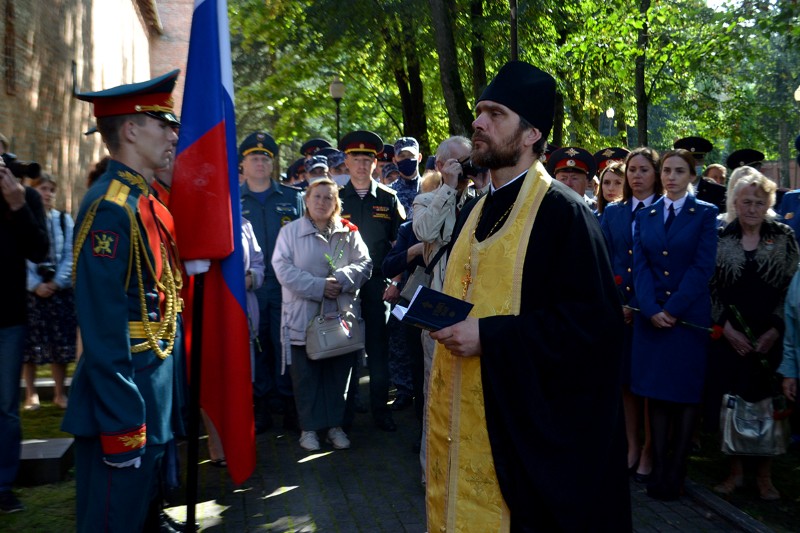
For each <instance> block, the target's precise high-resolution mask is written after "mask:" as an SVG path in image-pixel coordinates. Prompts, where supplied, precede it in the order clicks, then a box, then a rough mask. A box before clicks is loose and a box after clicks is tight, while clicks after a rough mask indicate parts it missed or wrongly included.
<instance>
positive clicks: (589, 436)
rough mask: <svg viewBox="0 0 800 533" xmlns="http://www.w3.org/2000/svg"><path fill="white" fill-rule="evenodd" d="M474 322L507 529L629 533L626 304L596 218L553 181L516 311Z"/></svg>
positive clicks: (502, 195)
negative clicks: (624, 361)
mask: <svg viewBox="0 0 800 533" xmlns="http://www.w3.org/2000/svg"><path fill="white" fill-rule="evenodd" d="M521 186H522V179H519V180H517V181H515V182H513V183H511V184H509V185H507V186H506V187H503V188H502V189H499V190H498V191H495V192H494V193H493V194H491V195H490V196H489V197H487V199H486V202H485V204H484V209H483V213H482V214H481V218H480V221H479V223H478V226H477V228H476V231H475V238H476V239H477V240H478V241H482V240H483V239H485V238H486V237H487V235H488V234H489V233H490V232H492V233H494V231H497V229H499V227H502V223H504V221H503V222H501V223H500V224H497V223H498V221H500V220H501V219H502V218H503V217H505V216H506V215H507V212H508V210H509V209H508V208H509V207H510V206H511V204H512V203H513V202H514V201H515V200H516V197H517V194H518V193H519V190H520V188H521ZM474 205H475V203H474V202H472V203H471V204H469V205H467V206H465V208H464V210H463V211H462V213H461V214H460V216H459V220H458V223H457V225H456V228H455V232H454V239H453V242H455V238H456V236H457V235H458V233H457V232H460V230H461V228H462V226H463V224H464V222H465V221H466V218H467V216H468V215H469V212H470V211H471V210H472V208H473V207H474ZM495 224H497V226H495ZM493 228H494V231H492V229H493ZM462 238H469V235H466V234H464V235H462ZM459 266H460V265H448V268H458V267H459ZM505 274H510V272H509V273H505ZM484 275H486V274H485V273H484ZM496 275H498V276H499V275H504V273H500V272H498V273H497V274H496ZM479 324H480V338H481V346H482V350H483V355H482V356H481V377H482V381H483V394H484V403H485V409H486V425H487V429H488V432H489V441H490V443H491V447H492V456H493V458H494V464H495V470H496V472H497V478H498V481H499V483H500V489H501V491H502V493H503V498H504V499H505V501H506V504H507V505H508V507H509V510H510V512H511V531H514V532H516V531H598V532H600V531H602V532H608V531H614V532H619V531H630V530H631V527H632V526H631V512H630V494H629V488H628V474H627V468H626V466H627V459H626V455H627V453H626V450H627V448H626V446H627V445H626V440H625V429H624V417H623V411H622V394H621V391H622V386H621V383H622V379H621V378H622V375H621V374H622V338H623V317H622V309H621V303H620V299H619V296H618V293H617V288H616V286H615V282H614V276H613V274H612V271H611V265H610V262H609V259H608V253H607V252H606V248H605V241H604V239H603V235H602V232H601V231H600V225H599V224H598V223H597V220H596V218H595V215H594V214H592V213H591V211H589V209H588V208H587V207H586V205H585V203H584V201H583V199H582V198H580V197H579V196H578V195H577V194H575V193H574V192H573V191H572V190H571V189H569V188H567V187H566V186H564V185H563V184H561V183H559V182H558V181H556V180H553V183H552V184H551V186H550V188H549V190H548V191H547V192H546V194H545V196H544V198H543V200H542V203H541V206H540V207H539V212H538V214H537V216H536V221H535V223H534V226H533V229H532V231H531V237H530V239H529V241H528V248H527V255H526V256H525V262H524V265H523V279H522V300H521V309H520V315H519V316H494V317H487V318H482V319H480V321H479Z"/></svg>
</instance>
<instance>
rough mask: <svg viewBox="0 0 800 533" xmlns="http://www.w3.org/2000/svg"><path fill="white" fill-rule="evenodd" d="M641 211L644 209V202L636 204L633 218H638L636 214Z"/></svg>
mask: <svg viewBox="0 0 800 533" xmlns="http://www.w3.org/2000/svg"><path fill="white" fill-rule="evenodd" d="M640 209H644V202H639V203H638V204H636V207H635V208H634V210H633V218H636V213H638V212H639V210H640Z"/></svg>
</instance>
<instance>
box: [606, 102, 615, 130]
mask: <svg viewBox="0 0 800 533" xmlns="http://www.w3.org/2000/svg"><path fill="white" fill-rule="evenodd" d="M614 115H615V113H614V108H613V107H609V108H608V109H606V118H607V119H608V136H609V137H611V135H612V129H613V128H614Z"/></svg>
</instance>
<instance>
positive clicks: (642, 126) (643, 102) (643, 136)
mask: <svg viewBox="0 0 800 533" xmlns="http://www.w3.org/2000/svg"><path fill="white" fill-rule="evenodd" d="M649 9H650V0H640V2H639V13H640V15H641V16H642V19H643V21H644V26H642V29H641V30H639V37H638V39H637V42H636V45H637V47H638V48H639V55H637V56H636V61H635V62H634V66H635V69H634V97H635V98H636V131H637V133H638V139H637V141H638V145H639V146H647V107H648V106H647V104H648V95H647V90H646V89H645V85H644V82H645V80H644V74H645V64H646V59H647V45H648V42H649V36H648V34H647V31H648V26H647V11H648V10H649Z"/></svg>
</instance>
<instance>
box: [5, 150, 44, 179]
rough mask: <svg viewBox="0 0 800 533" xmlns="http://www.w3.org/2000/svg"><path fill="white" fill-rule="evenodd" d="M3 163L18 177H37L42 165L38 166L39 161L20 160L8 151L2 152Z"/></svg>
mask: <svg viewBox="0 0 800 533" xmlns="http://www.w3.org/2000/svg"><path fill="white" fill-rule="evenodd" d="M3 163H5V164H6V167H7V168H8V170H10V171H11V173H12V174H14V175H15V176H16V177H18V178H25V177H28V178H38V177H39V175H40V174H41V173H42V167H40V166H39V163H35V162H33V161H20V160H19V159H17V156H16V155H14V154H11V153H8V152H6V153H4V154H3Z"/></svg>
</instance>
